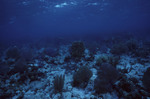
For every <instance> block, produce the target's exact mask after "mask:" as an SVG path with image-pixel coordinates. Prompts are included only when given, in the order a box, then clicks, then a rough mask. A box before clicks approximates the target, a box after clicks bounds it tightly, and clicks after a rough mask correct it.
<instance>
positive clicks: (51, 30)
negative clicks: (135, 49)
mask: <svg viewBox="0 0 150 99" xmlns="http://www.w3.org/2000/svg"><path fill="white" fill-rule="evenodd" d="M112 33H134V34H135V35H136V34H139V35H141V36H143V35H146V34H149V33H150V0H0V39H1V40H11V39H18V38H21V39H23V38H24V39H26V40H27V39H35V38H37V37H47V36H49V37H65V36H68V37H69V36H70V37H73V36H85V35H90V36H94V34H95V35H96V36H98V35H106V34H112Z"/></svg>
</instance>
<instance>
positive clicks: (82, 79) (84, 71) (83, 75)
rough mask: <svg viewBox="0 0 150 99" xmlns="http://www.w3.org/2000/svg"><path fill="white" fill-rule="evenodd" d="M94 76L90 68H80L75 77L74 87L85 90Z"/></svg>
mask: <svg viewBox="0 0 150 99" xmlns="http://www.w3.org/2000/svg"><path fill="white" fill-rule="evenodd" d="M92 75H93V73H92V71H91V70H90V69H89V68H88V67H86V66H83V67H80V68H79V70H78V71H77V72H75V73H74V75H73V85H74V86H80V87H83V88H85V87H86V86H87V83H88V81H89V79H90V78H91V77H92Z"/></svg>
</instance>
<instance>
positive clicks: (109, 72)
mask: <svg viewBox="0 0 150 99" xmlns="http://www.w3.org/2000/svg"><path fill="white" fill-rule="evenodd" d="M118 77H119V73H118V71H117V70H116V68H115V67H113V66H112V65H111V64H108V63H104V64H102V65H101V67H100V70H99V72H98V77H97V78H96V79H95V81H94V89H95V91H96V93H106V92H110V91H111V90H112V85H113V84H114V83H115V82H116V81H117V79H118Z"/></svg>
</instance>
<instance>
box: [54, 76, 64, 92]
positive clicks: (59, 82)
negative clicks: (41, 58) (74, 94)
mask: <svg viewBox="0 0 150 99" xmlns="http://www.w3.org/2000/svg"><path fill="white" fill-rule="evenodd" d="M64 81H65V75H60V76H59V75H57V76H56V77H55V79H54V89H55V91H56V92H62V90H63V87H64Z"/></svg>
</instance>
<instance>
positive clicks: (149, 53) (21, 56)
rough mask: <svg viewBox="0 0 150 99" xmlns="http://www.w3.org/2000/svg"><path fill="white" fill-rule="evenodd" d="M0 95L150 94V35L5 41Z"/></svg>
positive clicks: (86, 98) (100, 98)
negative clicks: (145, 37) (9, 43)
mask: <svg viewBox="0 0 150 99" xmlns="http://www.w3.org/2000/svg"><path fill="white" fill-rule="evenodd" d="M0 46H1V49H0V50H1V51H0V55H1V57H0V99H150V41H149V40H146V39H138V38H134V37H126V38H125V37H109V38H103V39H99V40H96V39H95V40H89V39H88V40H81V39H79V40H69V41H65V40H64V39H63V38H59V39H58V38H57V39H54V40H53V41H46V40H45V41H42V40H39V41H36V42H32V43H30V44H29V43H27V44H12V45H9V46H4V44H1V45H0Z"/></svg>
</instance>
